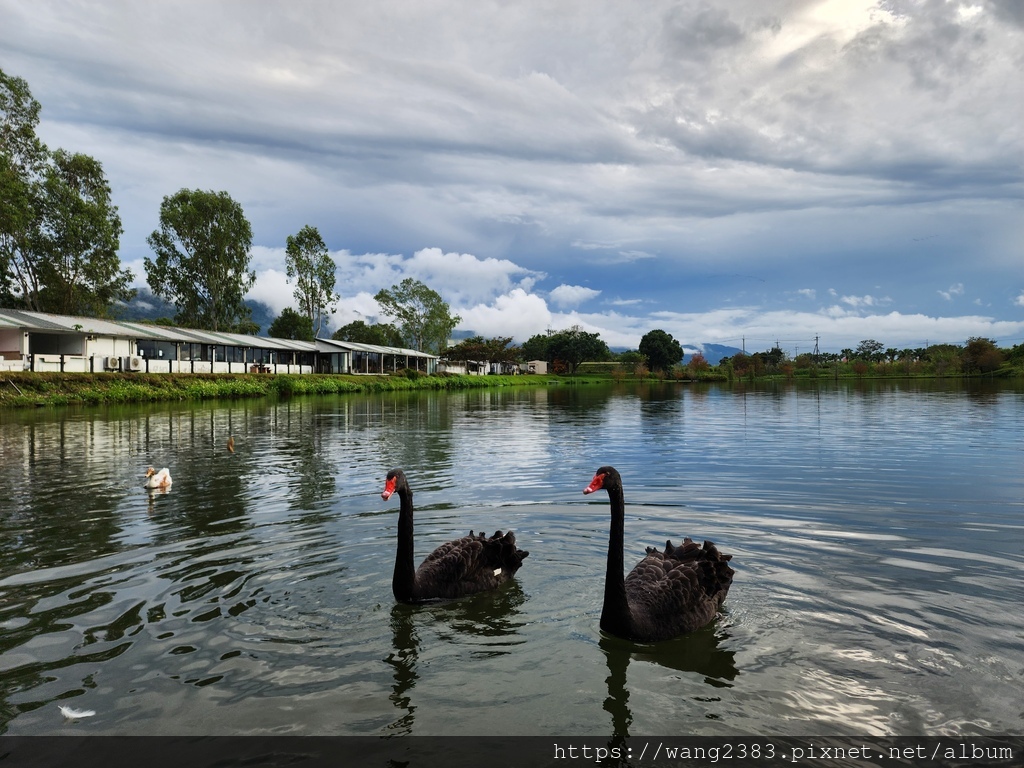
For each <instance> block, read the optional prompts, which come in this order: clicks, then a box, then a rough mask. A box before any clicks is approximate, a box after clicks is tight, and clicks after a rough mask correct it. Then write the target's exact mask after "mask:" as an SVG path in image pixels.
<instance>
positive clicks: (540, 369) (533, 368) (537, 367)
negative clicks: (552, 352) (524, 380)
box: [526, 360, 548, 373]
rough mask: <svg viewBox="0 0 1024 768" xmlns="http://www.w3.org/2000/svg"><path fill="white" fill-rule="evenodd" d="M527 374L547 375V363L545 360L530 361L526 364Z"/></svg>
mask: <svg viewBox="0 0 1024 768" xmlns="http://www.w3.org/2000/svg"><path fill="white" fill-rule="evenodd" d="M526 372H527V373H547V372H548V363H547V361H546V360H531V361H530V362H528V363H527V364H526Z"/></svg>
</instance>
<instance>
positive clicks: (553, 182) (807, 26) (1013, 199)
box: [0, 0, 1024, 354]
mask: <svg viewBox="0 0 1024 768" xmlns="http://www.w3.org/2000/svg"><path fill="white" fill-rule="evenodd" d="M0 19H2V23H0V69H3V70H4V71H5V72H7V73H8V74H11V75H17V76H20V77H23V78H25V79H26V80H27V81H28V83H29V86H30V88H31V90H32V94H33V96H34V97H35V98H36V99H37V100H38V101H39V102H40V103H41V104H42V115H41V117H42V119H41V123H40V125H39V128H38V133H39V134H40V136H41V137H42V138H43V140H44V141H45V142H46V143H47V144H48V145H49V146H50V147H51V149H55V148H57V147H63V148H65V149H68V150H71V151H79V152H85V153H87V154H90V155H92V156H94V157H95V158H97V159H98V160H100V161H101V162H102V163H103V166H104V169H105V171H106V173H107V176H108V179H109V180H110V182H111V186H112V187H113V190H114V197H115V202H116V204H117V205H118V207H119V209H120V213H121V217H122V220H123V224H124V229H125V232H124V235H123V237H122V240H121V254H122V258H123V260H124V262H125V263H126V264H127V265H128V266H129V267H130V268H132V269H133V270H134V271H135V272H136V275H137V279H138V282H139V284H140V285H144V284H145V273H144V270H143V269H142V259H143V258H144V257H145V256H147V255H150V252H149V249H148V246H147V245H146V236H147V235H148V234H149V233H150V232H152V231H153V230H154V229H156V227H157V225H158V213H159V206H160V202H161V200H162V199H163V197H164V196H166V195H170V194H173V193H174V192H176V191H177V190H179V189H181V188H183V187H188V188H201V189H211V190H218V191H219V190H225V191H227V192H228V193H229V194H230V195H231V196H232V197H233V198H234V199H235V200H237V201H238V202H239V203H240V204H241V205H242V207H243V208H244V210H245V213H246V215H247V217H248V218H249V220H250V222H251V223H252V226H253V233H254V249H253V266H254V268H255V269H256V271H257V274H258V282H257V285H256V287H255V289H254V290H253V292H252V294H251V295H252V297H253V298H257V299H260V300H262V301H265V302H267V303H268V304H270V305H271V306H272V307H273V308H274V309H275V310H277V311H280V310H281V309H283V308H284V307H286V306H289V305H291V303H292V298H291V288H290V286H288V285H287V284H286V281H285V275H284V271H285V270H284V244H285V238H286V237H287V236H288V235H289V234H295V233H297V232H298V231H299V229H301V228H302V227H303V226H304V225H306V224H309V225H312V226H315V227H317V228H318V229H319V231H320V233H321V234H322V235H323V237H324V240H325V241H326V242H327V244H328V246H329V248H330V249H331V252H332V256H333V258H334V260H335V261H336V262H337V264H338V289H339V292H340V293H341V296H342V301H341V306H340V309H339V312H338V314H337V316H336V317H335V318H334V325H340V324H344V323H346V322H349V321H351V320H354V319H369V320H372V319H373V318H375V317H376V316H377V314H378V308H377V306H376V303H375V302H374V301H373V298H372V296H373V294H374V293H376V292H377V291H378V290H380V289H381V288H387V287H390V286H392V285H394V284H396V283H397V282H399V281H400V280H402V279H403V278H404V277H413V278H415V279H418V280H421V281H423V282H425V283H426V284H427V285H429V286H430V287H432V288H434V289H435V290H436V291H438V292H439V293H440V294H441V295H442V296H443V297H444V299H445V300H446V301H448V302H449V304H451V306H452V308H453V310H454V312H455V313H457V314H459V315H460V316H461V317H462V323H461V324H460V328H462V329H472V330H474V331H476V332H478V333H481V334H483V335H485V336H497V335H513V336H515V337H516V339H517V340H519V341H523V340H525V339H526V338H528V337H529V336H531V335H533V334H535V333H542V332H544V331H545V330H546V329H548V328H554V329H561V328H565V327H568V326H570V325H573V324H580V325H582V326H583V327H585V328H587V329H588V330H591V331H598V332H600V334H601V336H602V338H604V340H605V341H607V342H608V343H609V344H611V345H612V346H629V347H635V346H636V345H637V344H638V343H639V340H640V337H641V336H642V335H643V334H644V333H646V332H647V331H649V330H651V329H653V328H661V329H664V330H666V331H668V332H669V333H671V334H672V335H673V336H675V337H676V338H677V339H679V340H680V341H682V342H684V343H685V344H688V345H695V344H700V343H708V342H714V343H723V344H729V345H733V346H741V344H745V346H746V348H747V349H748V351H758V350H763V349H767V348H769V347H770V346H774V345H775V343H776V341H778V342H779V343H780V344H781V346H782V347H783V349H786V350H787V351H789V352H790V353H791V354H792V353H796V352H799V351H810V350H811V349H812V348H813V345H814V343H815V337H818V338H819V345H820V348H821V349H822V350H823V351H824V350H839V349H841V348H843V347H847V346H856V344H857V343H858V342H859V341H860V340H863V339H868V338H871V339H877V340H878V341H880V342H882V343H883V344H885V345H886V346H895V347H905V346H910V347H916V346H922V345H924V344H926V343H935V342H940V341H941V342H954V343H963V342H964V341H965V340H966V339H967V338H968V337H970V336H985V337H988V338H992V339H996V340H997V341H998V342H999V343H1000V344H1001V345H1003V346H1010V345H1011V344H1014V343H1020V342H1022V341H1024V216H1022V212H1024V207H1022V194H1024V180H1022V178H1024V176H1022V173H1024V162H1022V157H1024V152H1022V146H1024V142H1022V135H1021V134H1022V126H1024V77H1022V75H1021V73H1022V72H1024V3H1022V2H1020V1H1019V0H876V1H874V2H872V1H871V0H727V1H723V0H715V1H714V2H711V1H710V0H694V1H691V0H681V1H679V2H676V1H673V0H645V2H644V3H629V2H622V1H621V0H615V1H614V2H605V1H603V0H585V2H584V1H580V2H574V1H573V0H547V1H537V2H529V1H524V2H506V1H501V2H497V1H494V0H475V1H474V2H472V3H467V2H452V0H416V1H415V2H413V1H412V0H409V1H408V2H391V1H389V0H378V1H377V2H370V3H367V2H339V1H330V2H328V1H326V0H324V1H315V0H301V1H298V2H288V3H285V2H279V1H276V0H275V1H274V2H269V1H265V0H245V1H244V2H243V1H242V0H236V1H234V2H218V1H217V0H212V1H206V2H199V1H195V2H160V3H139V2H128V1H127V0H125V1H123V2H122V1H118V0H106V1H104V2H90V0H75V1H71V0H69V1H68V2H58V1H55V0H34V1H33V2H31V3H27V2H22V0H0Z"/></svg>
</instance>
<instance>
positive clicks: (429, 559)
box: [417, 533, 484, 584]
mask: <svg viewBox="0 0 1024 768" xmlns="http://www.w3.org/2000/svg"><path fill="white" fill-rule="evenodd" d="M482 538H483V537H482V535H481V536H474V535H473V534H472V533H470V535H469V536H463V537H462V538H461V539H455V540H453V541H449V542H446V543H444V544H442V545H441V546H439V547H438V548H437V549H435V550H434V551H433V552H431V553H430V554H429V555H427V556H426V558H424V560H423V563H422V564H421V565H420V567H419V569H418V570H417V578H418V579H420V580H421V581H422V580H423V579H424V578H429V579H431V580H432V581H434V582H436V583H444V584H455V583H457V582H460V581H462V580H464V579H466V578H467V576H469V575H470V574H472V573H473V572H474V571H476V570H477V569H478V568H479V567H480V560H481V556H482V554H483V550H484V544H483V540H482Z"/></svg>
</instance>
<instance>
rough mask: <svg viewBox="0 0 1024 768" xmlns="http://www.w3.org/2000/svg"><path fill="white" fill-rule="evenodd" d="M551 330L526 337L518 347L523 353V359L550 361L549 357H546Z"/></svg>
mask: <svg viewBox="0 0 1024 768" xmlns="http://www.w3.org/2000/svg"><path fill="white" fill-rule="evenodd" d="M551 333H552V331H550V330H549V331H548V332H547V333H538V334H536V335H534V336H531V337H530V338H528V339H527V340H526V341H525V342H524V343H523V345H522V347H520V350H521V352H522V355H523V360H546V361H547V362H549V363H550V362H551V358H550V357H548V340H549V339H550V338H551Z"/></svg>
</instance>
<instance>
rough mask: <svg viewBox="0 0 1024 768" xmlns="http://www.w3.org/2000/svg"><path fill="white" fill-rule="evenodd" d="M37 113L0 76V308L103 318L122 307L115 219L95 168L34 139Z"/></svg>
mask: <svg viewBox="0 0 1024 768" xmlns="http://www.w3.org/2000/svg"><path fill="white" fill-rule="evenodd" d="M39 111H40V106H39V103H38V102H37V101H35V99H33V98H32V94H31V93H30V91H29V88H28V84H27V83H26V82H25V81H24V80H22V79H21V78H16V77H10V76H8V75H6V74H5V73H4V72H3V71H0V302H2V303H3V304H4V305H6V306H19V307H24V308H26V309H30V310H35V311H38V312H53V313H56V314H81V315H99V316H102V315H106V314H108V313H109V311H110V307H111V305H112V304H113V302H114V301H115V300H122V301H128V300H130V299H131V297H132V295H133V291H132V290H131V289H130V288H129V285H130V283H131V281H132V277H133V276H132V274H131V272H129V271H128V270H123V269H121V261H120V259H119V257H118V255H117V250H118V246H119V242H120V236H121V219H120V217H119V216H118V214H117V207H116V206H114V205H113V203H112V201H111V192H110V185H109V184H108V183H107V180H106V177H105V176H104V174H103V167H102V165H100V163H99V162H98V161H97V160H95V159H93V158H91V157H89V156H88V155H84V154H78V153H76V154H72V153H69V152H66V151H64V150H62V149H58V150H57V151H56V152H54V153H53V154H52V155H51V154H50V152H49V150H47V148H46V146H45V145H44V144H43V143H42V142H41V141H39V139H38V137H36V135H35V127H36V125H37V124H38V122H39Z"/></svg>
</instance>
